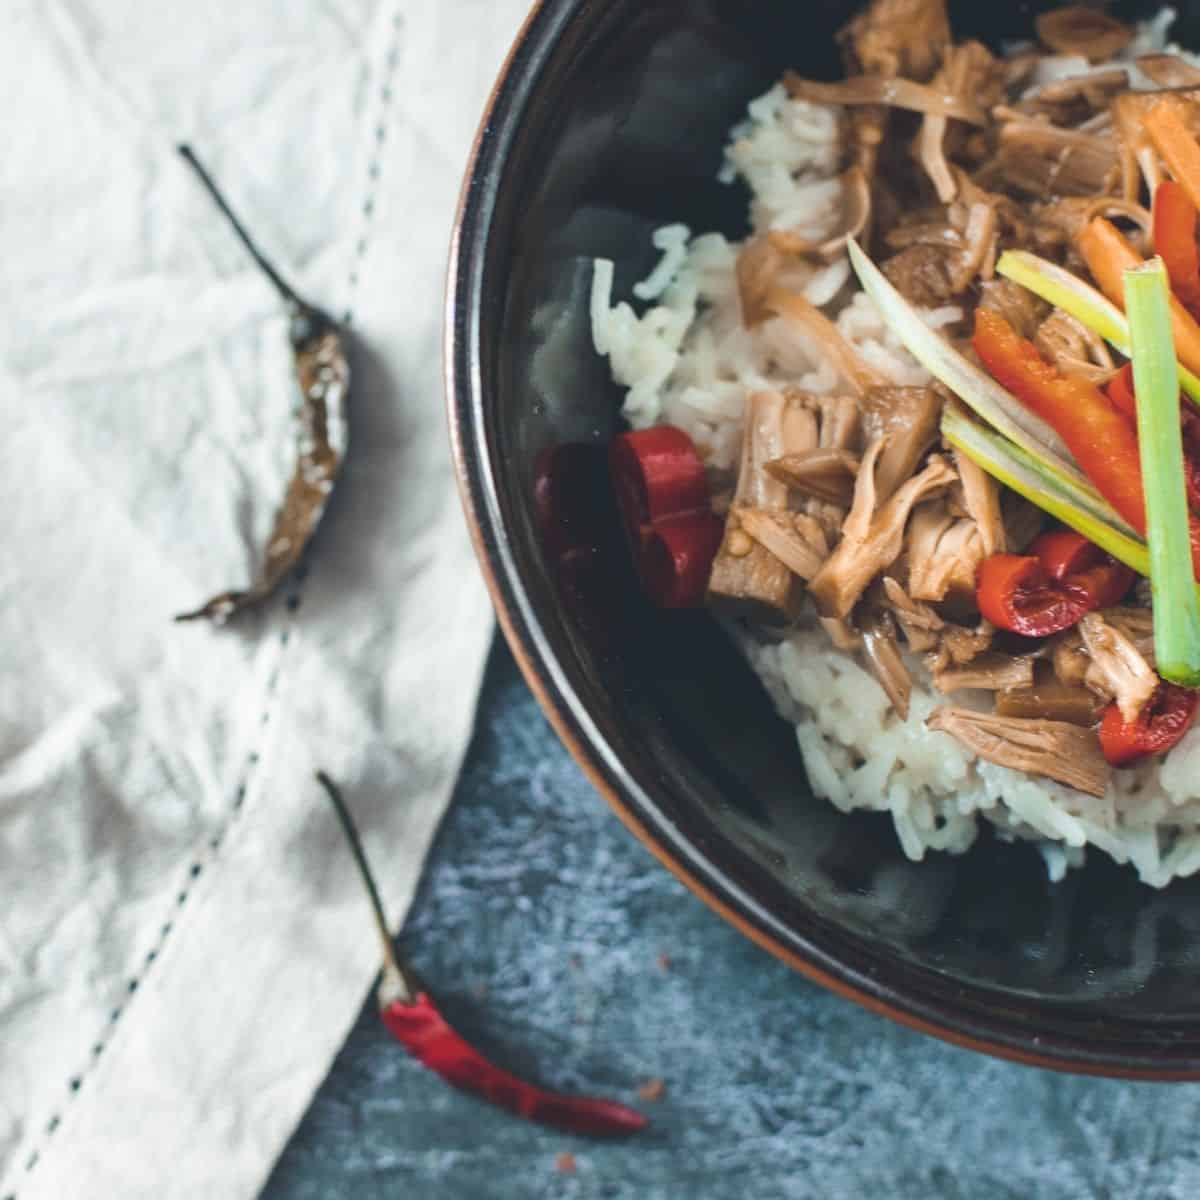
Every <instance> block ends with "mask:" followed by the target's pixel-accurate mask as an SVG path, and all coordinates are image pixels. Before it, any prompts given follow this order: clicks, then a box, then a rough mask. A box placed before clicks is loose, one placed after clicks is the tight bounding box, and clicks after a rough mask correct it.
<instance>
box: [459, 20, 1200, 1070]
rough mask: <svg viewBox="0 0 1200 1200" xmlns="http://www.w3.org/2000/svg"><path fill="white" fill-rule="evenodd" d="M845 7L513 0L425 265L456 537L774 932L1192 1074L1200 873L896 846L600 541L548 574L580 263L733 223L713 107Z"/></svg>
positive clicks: (571, 381)
mask: <svg viewBox="0 0 1200 1200" xmlns="http://www.w3.org/2000/svg"><path fill="white" fill-rule="evenodd" d="M856 7H857V5H854V4H847V3H839V2H837V0H828V2H824V3H821V2H816V0H814V2H811V3H796V2H795V0H770V2H768V0H760V2H758V3H753V4H746V3H739V2H734V0H604V2H589V0H547V2H546V3H544V4H543V5H542V6H541V7H540V8H539V9H538V10H537V11H536V12H535V13H534V15H533V16H532V17H531V20H530V23H529V25H528V26H527V28H526V31H525V33H524V35H523V37H522V39H521V41H520V42H519V43H518V46H517V48H516V50H515V52H514V56H513V58H512V60H511V61H510V64H509V66H508V68H507V71H506V74H505V76H504V78H503V79H502V81H501V84H500V86H499V89H498V91H497V93H496V96H495V97H494V102H493V108H492V111H491V114H490V116H489V119H488V121H487V122H486V124H485V126H484V128H483V131H482V133H481V138H480V143H479V147H478V150H477V155H476V159H475V162H474V165H473V167H472V173H471V175H470V176H469V179H468V184H467V187H466V189H465V192H464V208H463V212H462V214H461V217H460V226H459V230H458V236H457V240H456V251H455V260H454V263H453V266H452V279H451V303H450V312H449V327H448V342H449V354H448V359H449V364H448V365H449V370H450V389H451V396H450V404H451V425H452V430H453V433H454V437H455V441H456V450H457V454H458V462H459V470H460V475H461V479H462V484H463V492H464V498H465V502H466V506H467V510H468V516H469V519H470V521H471V523H472V525H473V528H474V531H475V534H476V537H477V541H478V546H479V550H480V554H481V558H482V560H483V562H484V566H485V570H486V572H487V574H488V576H489V579H490V582H491V585H492V588H493V593H494V597H495V599H496V602H497V607H498V610H499V612H500V614H501V618H502V620H503V622H504V625H505V628H506V632H507V634H508V636H509V638H510V641H511V642H512V644H513V646H514V649H515V650H516V652H517V655H518V658H519V659H520V661H521V663H522V665H523V667H524V669H525V670H526V673H527V675H528V676H529V678H530V680H531V682H532V683H533V684H534V686H535V688H536V690H537V691H538V693H539V695H540V697H541V699H542V700H543V703H544V704H545V705H546V707H547V709H548V711H549V712H550V714H551V716H552V718H553V719H554V720H555V722H556V724H557V726H558V727H559V729H560V732H562V734H563V735H564V737H565V738H566V739H567V741H568V743H569V744H570V745H571V746H572V748H573V749H574V750H575V751H576V753H577V754H578V755H579V757H580V758H581V760H582V761H583V763H584V765H585V766H586V767H587V768H588V770H589V771H590V772H591V774H592V775H593V777H594V778H595V779H596V781H597V783H598V784H599V785H600V786H601V788H602V789H603V790H604V791H605V792H606V793H607V794H608V795H609V797H610V799H612V801H613V802H614V804H615V806H616V807H617V809H618V811H619V812H620V813H621V815H622V816H623V817H624V818H625V819H626V821H627V822H628V823H629V824H630V825H631V826H632V827H634V829H635V830H636V831H637V832H638V833H639V834H640V835H641V836H642V837H643V838H644V839H645V840H646V841H647V842H648V844H650V846H651V848H652V849H654V850H655V851H656V853H658V854H659V855H660V857H662V858H663V859H664V860H666V861H668V863H669V864H670V865H671V866H672V867H673V868H674V869H675V870H677V871H678V872H679V873H680V874H681V875H682V876H683V877H684V878H685V879H686V880H687V881H688V882H689V883H690V884H691V885H692V886H694V887H695V888H697V890H699V891H701V892H702V894H704V895H705V896H706V897H707V898H708V899H709V900H710V901H711V902H713V903H715V904H717V905H718V907H720V908H721V909H722V910H723V911H724V912H726V914H727V915H729V916H731V917H732V918H733V919H735V920H736V921H737V922H738V923H739V924H741V925H742V926H743V928H745V929H746V930H747V931H748V932H750V933H751V934H752V935H753V936H755V937H756V938H758V939H759V940H760V941H762V942H764V943H765V944H767V945H768V946H769V947H770V948H771V949H773V950H774V951H775V952H776V953H779V954H781V955H782V956H784V957H785V958H787V959H789V960H790V961H792V962H793V963H795V964H796V965H798V966H800V967H801V969H804V970H806V971H808V972H809V973H810V974H813V975H815V976H817V977H819V978H820V979H821V980H822V981H823V982H825V983H827V984H830V985H832V986H835V987H837V988H839V989H841V990H843V991H845V992H847V993H849V994H852V995H854V996H855V997H856V998H858V999H860V1000H862V1001H864V1002H866V1003H868V1004H871V1005H874V1006H876V1007H879V1008H882V1009H884V1010H886V1011H888V1012H890V1013H891V1014H892V1015H894V1016H898V1017H900V1018H901V1019H904V1020H907V1021H909V1022H910V1023H913V1024H916V1025H918V1026H921V1027H924V1028H927V1029H929V1030H931V1031H932V1032H935V1033H939V1034H941V1035H943V1036H948V1037H951V1038H953V1039H955V1040H959V1041H963V1042H967V1043H969V1044H973V1045H976V1046H979V1047H980V1048H983V1049H988V1050H991V1051H993V1052H997V1053H1002V1054H1007V1055H1010V1056H1016V1057H1022V1058H1027V1059H1030V1060H1033V1061H1039V1062H1042V1063H1045V1064H1047V1065H1052V1066H1058V1067H1065V1068H1069V1069H1077V1070H1088V1071H1103V1072H1113V1073H1131V1074H1143V1075H1151V1076H1159V1077H1169V1076H1175V1077H1186V1076H1193V1077H1200V1004H1198V1003H1197V997H1200V882H1197V881H1183V882H1179V883H1176V884H1174V885H1172V886H1171V887H1170V888H1168V889H1167V890H1165V891H1162V892H1158V891H1154V890H1152V889H1149V888H1147V887H1144V886H1143V885H1141V884H1139V883H1138V882H1137V881H1136V878H1135V876H1134V874H1133V872H1132V871H1131V870H1130V869H1129V868H1125V867H1118V866H1116V865H1114V864H1113V863H1111V862H1109V861H1108V860H1106V859H1105V858H1103V857H1102V856H1100V855H1099V854H1098V853H1093V854H1092V856H1091V858H1090V860H1089V862H1088V865H1087V866H1086V868H1084V869H1083V870H1081V871H1078V872H1075V873H1072V874H1070V875H1069V876H1068V878H1067V879H1066V880H1065V881H1064V882H1062V883H1059V884H1051V883H1049V882H1048V881H1047V878H1046V872H1045V868H1044V866H1043V864H1042V861H1041V858H1040V857H1039V855H1038V853H1037V852H1036V850H1034V849H1031V848H1030V847H1028V846H1020V845H1017V846H1014V845H1006V844H1003V843H1001V842H999V841H997V840H996V839H995V838H992V837H989V836H986V835H985V836H982V837H981V838H980V840H979V842H978V843H977V845H976V846H975V847H974V848H973V849H972V850H971V851H970V852H969V853H968V854H966V855H963V856H957V857H952V856H948V855H942V854H933V855H931V856H930V857H928V858H927V859H926V861H925V862H923V863H913V862H910V861H908V860H907V859H906V858H905V856H904V854H903V853H902V851H901V850H900V847H899V845H898V843H897V840H896V837H895V834H894V832H893V830H892V827H891V822H890V818H888V817H886V816H875V815H872V816H866V815H854V816H845V815H842V814H840V813H838V812H837V811H835V810H834V809H833V808H832V807H831V806H830V805H828V804H827V803H826V802H824V801H822V800H820V799H818V798H816V797H814V796H813V794H812V791H811V789H810V787H809V784H808V781H807V779H806V776H805V771H804V764H803V762H802V760H801V757H800V754H799V751H798V749H797V747H796V743H795V739H794V735H793V733H792V731H791V729H790V728H789V727H788V726H787V725H785V724H784V723H783V722H782V721H781V720H780V719H779V718H778V717H777V716H776V715H775V713H774V711H773V709H772V707H771V704H770V702H769V700H768V698H767V696H766V694H765V693H764V692H763V690H762V688H761V687H760V686H759V684H758V683H757V681H756V679H755V678H754V676H753V674H752V672H751V671H750V669H749V668H748V666H746V664H745V663H744V662H743V660H742V659H741V657H740V656H739V654H738V653H737V652H736V650H735V649H734V648H733V647H732V645H731V644H730V642H729V640H728V639H727V637H726V635H725V634H724V632H723V631H722V630H721V629H720V628H719V627H718V625H717V624H716V623H715V622H714V621H713V620H712V619H711V618H710V617H709V616H708V615H706V614H704V613H686V614H679V613H666V614H664V613H660V612H657V611H655V610H653V609H652V608H650V607H649V606H648V605H647V604H645V603H644V601H643V600H642V599H641V597H640V595H639V594H638V589H637V588H636V586H635V584H634V583H633V581H632V579H631V578H630V577H629V574H628V571H627V570H626V569H625V568H624V567H623V565H622V564H623V560H622V559H621V557H620V555H619V554H618V555H615V556H610V557H607V558H605V557H603V556H601V557H599V558H597V559H596V560H595V561H592V560H589V562H588V563H586V564H585V567H586V568H587V569H584V570H582V571H576V572H574V573H573V574H571V575H570V577H569V578H567V577H564V573H563V570H562V564H561V560H560V559H559V558H557V557H556V555H555V553H552V552H551V551H552V547H548V545H547V533H546V526H545V522H544V519H543V518H544V517H545V512H544V508H543V507H542V506H540V505H539V503H538V500H537V492H538V489H537V486H536V480H537V479H538V477H539V472H542V471H544V464H545V463H546V462H547V456H548V455H549V454H550V453H551V452H553V451H555V448H558V447H562V446H581V447H583V448H584V449H583V450H582V451H581V452H580V457H579V458H578V459H576V460H573V461H575V462H577V464H578V467H577V470H576V475H577V479H587V480H589V481H591V482H590V483H589V485H588V486H589V487H592V488H593V489H594V497H593V498H594V501H595V505H594V511H593V512H592V513H590V514H589V516H588V519H589V520H593V519H594V520H595V521H596V522H598V523H599V524H600V525H603V526H604V527H605V528H610V527H611V528H615V523H614V518H613V515H612V513H611V511H609V507H610V500H609V498H608V496H607V491H606V485H605V482H604V476H603V471H602V470H593V467H594V463H595V462H597V461H601V453H602V451H601V448H602V447H603V445H604V444H605V443H606V442H607V441H608V439H609V438H610V437H611V436H612V434H613V433H614V432H615V431H616V430H617V429H618V428H619V427H620V425H619V416H618V410H619V406H620V402H621V396H620V393H619V392H618V390H617V389H616V388H615V387H614V386H613V385H612V384H611V382H610V381H609V379H608V375H607V369H606V364H605V363H604V362H602V361H601V360H599V359H598V358H597V357H596V356H595V355H594V353H593V352H592V348H591V341H590V334H589V324H588V296H589V289H590V284H591V260H592V259H593V258H594V257H597V256H603V257H608V258H612V259H613V260H615V262H616V287H615V295H616V296H627V295H628V294H629V289H630V286H631V285H632V283H633V282H634V281H635V280H637V279H639V278H641V277H642V276H644V275H645V273H646V272H647V270H648V268H649V267H650V265H651V264H652V262H653V260H654V252H653V250H652V248H651V244H650V235H651V233H652V231H653V230H654V229H656V228H657V227H659V226H661V225H663V224H664V223H667V222H673V221H683V222H684V223H686V224H687V225H689V226H690V228H691V229H692V230H693V231H694V232H700V231H705V230H719V231H722V232H724V233H726V234H727V235H729V236H731V237H737V236H740V235H741V234H742V233H743V232H744V230H745V227H746V224H745V223H746V203H747V197H746V194H745V192H744V191H742V190H741V189H740V188H739V187H736V186H727V185H724V184H721V183H719V182H717V180H716V174H717V169H718V167H719V165H720V162H721V151H722V146H723V144H724V141H725V138H726V133H727V130H728V129H729V127H730V126H731V125H732V124H733V123H734V122H735V121H736V120H738V119H739V117H740V116H741V114H742V113H743V112H744V110H745V106H746V103H747V101H748V100H750V99H751V98H753V97H754V96H756V95H758V94H760V93H761V92H763V91H764V90H765V89H766V88H767V87H769V86H770V84H771V83H772V82H773V81H774V80H775V78H776V77H777V76H778V74H779V72H780V71H781V69H782V68H784V67H794V68H797V69H798V70H800V71H802V72H803V73H806V74H810V75H814V76H818V77H826V78H831V77H835V76H836V75H837V74H838V58H837V53H836V50H835V48H834V42H833V35H834V31H835V30H836V29H837V28H838V27H839V26H840V25H841V24H843V23H844V21H845V20H846V19H847V17H848V15H850V14H851V13H852V12H853V11H854V9H855V8H856ZM1198 10H1200V6H1196V8H1195V9H1193V10H1192V11H1191V13H1190V15H1189V13H1184V14H1183V17H1182V19H1181V25H1179V26H1177V27H1176V36H1181V37H1182V38H1183V39H1184V40H1186V39H1187V37H1188V34H1189V27H1196V26H1200V19H1196V18H1197V17H1200V11H1198ZM951 11H952V17H953V22H954V28H955V33H956V36H958V37H963V36H977V37H981V38H983V39H984V40H985V41H987V42H989V43H990V44H991V45H993V46H997V45H998V44H999V43H1000V42H1001V40H1003V39H1005V38H1012V37H1019V36H1022V35H1027V34H1028V32H1029V29H1030V24H1031V15H1032V10H1031V9H1030V8H1029V7H1028V6H1021V5H986V6H985V5H979V4H975V3H959V4H957V5H952V6H951ZM1117 11H1118V12H1119V13H1120V14H1121V15H1126V16H1128V15H1131V14H1133V13H1136V12H1137V11H1139V10H1138V9H1137V8H1136V7H1131V6H1127V7H1125V8H1124V9H1123V10H1122V9H1118V10H1117ZM1195 32H1196V33H1197V34H1200V28H1196V29H1195ZM588 448H590V452H591V453H593V454H594V456H595V458H594V460H593V459H592V458H589V457H588V455H589V449H588ZM589 464H591V465H589ZM573 469H574V468H573ZM606 536H607V535H605V534H603V533H602V534H601V535H600V536H599V539H598V545H600V546H601V548H603V547H604V546H609V545H610V543H609V542H608V541H606ZM611 544H615V543H611ZM597 564H600V568H599V569H597Z"/></svg>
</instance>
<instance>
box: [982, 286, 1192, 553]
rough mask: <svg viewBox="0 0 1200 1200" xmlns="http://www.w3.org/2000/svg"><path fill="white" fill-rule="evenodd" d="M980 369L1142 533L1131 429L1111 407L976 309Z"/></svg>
mask: <svg viewBox="0 0 1200 1200" xmlns="http://www.w3.org/2000/svg"><path fill="white" fill-rule="evenodd" d="M972 344H973V345H974V347H975V350H976V352H977V353H978V355H979V357H980V359H981V360H982V361H983V365H984V366H985V367H986V368H987V370H988V372H989V373H990V374H991V375H992V376H993V378H995V379H996V380H997V381H998V382H999V383H1001V384H1003V385H1004V387H1006V388H1008V390H1009V391H1010V392H1012V393H1013V394H1014V395H1015V396H1016V397H1017V399H1018V400H1020V401H1021V403H1022V404H1025V405H1026V406H1028V407H1029V408H1030V409H1032V410H1033V411H1034V412H1035V413H1037V414H1038V416H1040V417H1041V418H1042V419H1043V420H1044V421H1046V422H1047V423H1048V424H1050V425H1052V426H1053V427H1054V429H1055V431H1056V432H1057V433H1058V435H1059V437H1061V438H1062V439H1063V441H1064V442H1066V444H1067V447H1068V449H1069V450H1070V451H1071V453H1072V454H1073V455H1074V457H1075V461H1076V462H1077V463H1078V464H1079V466H1080V469H1081V470H1082V471H1083V473H1084V474H1085V475H1086V476H1087V477H1088V478H1089V479H1090V480H1091V481H1092V483H1093V484H1094V485H1095V487H1096V490H1097V491H1098V492H1099V493H1100V494H1101V495H1102V496H1103V497H1104V498H1105V500H1107V501H1108V502H1109V504H1111V505H1112V506H1113V508H1115V509H1116V510H1117V512H1118V513H1120V515H1121V516H1122V517H1123V518H1124V519H1125V520H1126V521H1128V522H1129V524H1130V525H1132V526H1133V528H1134V529H1136V530H1137V531H1138V533H1140V534H1142V535H1143V536H1145V533H1146V497H1145V492H1144V491H1143V488H1142V460H1141V453H1140V451H1139V449H1138V439H1137V433H1136V431H1135V430H1134V429H1133V428H1132V427H1131V425H1130V423H1129V421H1128V420H1127V419H1126V418H1125V416H1124V415H1123V414H1122V413H1121V412H1119V411H1118V409H1117V407H1116V406H1115V404H1114V403H1113V402H1112V401H1111V400H1110V399H1109V398H1108V397H1107V396H1106V395H1104V393H1103V392H1101V391H1100V389H1099V388H1097V387H1096V386H1095V385H1094V384H1091V383H1089V382H1088V381H1087V380H1085V379H1074V378H1068V377H1067V376H1064V375H1061V374H1060V373H1059V372H1058V370H1057V369H1056V368H1055V367H1053V366H1052V365H1051V364H1050V363H1048V362H1046V361H1045V359H1043V358H1042V356H1041V355H1040V354H1039V353H1038V350H1037V347H1036V346H1034V344H1033V343H1032V342H1029V341H1026V340H1025V339H1024V338H1022V337H1020V336H1019V335H1018V334H1017V332H1016V331H1015V330H1014V329H1013V327H1012V326H1011V325H1010V324H1009V323H1008V322H1007V321H1006V320H1005V319H1004V318H1003V317H1001V316H999V315H998V314H997V313H993V312H989V311H988V310H987V309H983V308H981V309H978V310H977V312H976V314H975V336H974V338H973V339H972ZM1191 542H1192V562H1193V566H1194V568H1195V570H1196V571H1197V573H1200V520H1197V518H1195V517H1193V518H1192V521H1191Z"/></svg>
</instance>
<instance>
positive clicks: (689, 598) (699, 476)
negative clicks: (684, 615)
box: [609, 425, 723, 608]
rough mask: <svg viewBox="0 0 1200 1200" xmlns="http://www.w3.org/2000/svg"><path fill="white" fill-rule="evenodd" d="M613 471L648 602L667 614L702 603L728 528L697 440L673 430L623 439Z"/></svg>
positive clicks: (615, 449)
mask: <svg viewBox="0 0 1200 1200" xmlns="http://www.w3.org/2000/svg"><path fill="white" fill-rule="evenodd" d="M609 469H610V471H611V474H612V481H613V487H614V488H615V490H616V493H617V502H618V504H619V506H620V509H621V516H622V518H623V519H624V522H625V531H626V533H627V534H628V536H629V544H630V547H631V548H632V550H633V555H634V559H635V561H636V563H637V569H638V574H639V575H640V576H641V579H642V585H643V586H644V587H645V589H646V591H647V593H648V594H649V596H650V598H651V599H652V600H653V601H654V602H655V603H656V604H658V605H659V606H660V607H662V608H691V607H693V606H694V605H698V604H700V603H701V602H702V601H703V600H704V594H705V591H706V590H707V588H708V577H709V574H710V572H711V570H712V564H713V559H714V558H716V555H717V550H718V548H719V547H720V544H721V535H722V531H723V525H722V522H721V521H720V519H719V518H718V517H716V516H715V515H714V514H713V512H712V507H711V504H710V501H709V493H708V480H707V479H706V477H705V474H704V463H703V462H701V460H700V456H699V455H698V454H697V453H696V447H695V446H694V445H693V444H692V439H691V438H689V437H688V435H687V434H686V433H684V432H683V430H682V429H676V428H675V427H674V426H672V425H658V426H656V427H654V428H653V429H641V430H637V431H636V432H633V433H623V434H621V435H620V436H619V437H617V438H616V439H614V441H613V444H612V447H611V449H610V451H609Z"/></svg>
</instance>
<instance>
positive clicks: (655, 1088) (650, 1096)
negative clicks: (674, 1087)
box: [637, 1079, 667, 1104]
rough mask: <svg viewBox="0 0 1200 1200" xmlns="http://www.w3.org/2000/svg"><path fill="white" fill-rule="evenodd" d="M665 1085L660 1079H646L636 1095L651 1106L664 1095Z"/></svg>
mask: <svg viewBox="0 0 1200 1200" xmlns="http://www.w3.org/2000/svg"><path fill="white" fill-rule="evenodd" d="M666 1090H667V1085H666V1084H665V1083H664V1082H663V1081H662V1080H661V1079H647V1080H646V1082H645V1083H643V1084H642V1086H641V1087H640V1088H638V1090H637V1093H638V1095H639V1096H640V1097H641V1098H642V1099H643V1100H645V1101H646V1102H647V1103H648V1104H653V1103H654V1102H655V1101H656V1100H661V1099H662V1098H663V1096H664V1094H665V1093H666Z"/></svg>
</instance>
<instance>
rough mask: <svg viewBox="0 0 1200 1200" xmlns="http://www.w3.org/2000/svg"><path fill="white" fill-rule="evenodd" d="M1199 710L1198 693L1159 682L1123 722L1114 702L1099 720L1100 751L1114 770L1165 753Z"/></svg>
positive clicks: (1176, 742)
mask: <svg viewBox="0 0 1200 1200" xmlns="http://www.w3.org/2000/svg"><path fill="white" fill-rule="evenodd" d="M1197 708H1200V692H1196V691H1192V690H1191V689H1190V688H1184V687H1179V686H1178V685H1177V684H1174V683H1165V682H1164V683H1161V684H1159V686H1158V690H1157V691H1156V692H1155V693H1154V695H1153V696H1152V697H1151V698H1150V700H1149V702H1148V703H1147V704H1146V705H1145V706H1144V707H1143V709H1142V711H1141V712H1140V713H1139V714H1138V716H1137V720H1135V721H1127V720H1126V719H1125V718H1124V717H1123V716H1122V715H1121V710H1120V708H1118V707H1117V705H1116V703H1115V702H1114V703H1113V704H1110V705H1109V706H1108V707H1107V708H1106V709H1105V710H1104V716H1103V717H1102V718H1101V721H1100V748H1101V749H1102V750H1103V751H1104V757H1105V758H1106V759H1108V761H1109V762H1110V763H1111V764H1112V765H1113V766H1114V767H1125V766H1129V765H1130V764H1132V763H1135V762H1138V761H1139V760H1140V759H1143V758H1147V757H1149V756H1150V755H1152V754H1165V753H1166V752H1167V751H1168V750H1170V749H1171V748H1172V747H1173V746H1175V745H1177V744H1178V743H1179V742H1180V740H1181V739H1182V738H1183V735H1184V734H1185V733H1187V731H1188V730H1189V729H1190V728H1191V727H1192V723H1193V721H1195V719H1196V710H1197Z"/></svg>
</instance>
